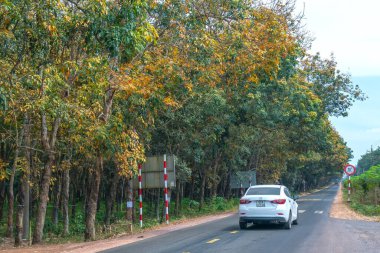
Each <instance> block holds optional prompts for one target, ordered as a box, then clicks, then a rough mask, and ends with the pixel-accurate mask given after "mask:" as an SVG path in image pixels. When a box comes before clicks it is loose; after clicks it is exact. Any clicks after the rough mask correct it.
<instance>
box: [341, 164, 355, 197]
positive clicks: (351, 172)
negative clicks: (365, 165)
mask: <svg viewBox="0 0 380 253" xmlns="http://www.w3.org/2000/svg"><path fill="white" fill-rule="evenodd" d="M343 170H344V172H345V173H346V175H347V176H348V189H347V190H348V197H347V201H348V202H350V201H351V176H352V175H354V174H355V173H356V167H355V166H354V165H352V164H347V165H346V166H344V169H343Z"/></svg>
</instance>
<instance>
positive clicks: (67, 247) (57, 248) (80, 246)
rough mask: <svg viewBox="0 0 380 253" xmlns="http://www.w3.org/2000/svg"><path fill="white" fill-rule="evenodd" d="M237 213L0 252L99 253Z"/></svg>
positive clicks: (1, 250) (0, 250)
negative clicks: (123, 233)
mask: <svg viewBox="0 0 380 253" xmlns="http://www.w3.org/2000/svg"><path fill="white" fill-rule="evenodd" d="M235 213H236V212H228V213H223V214H217V215H208V216H203V217H199V218H192V219H188V220H181V221H176V222H173V223H170V224H169V225H166V224H163V225H161V226H159V227H156V228H155V229H154V230H148V231H144V232H141V233H136V234H133V235H120V236H119V237H116V238H111V239H105V240H99V241H93V242H81V243H65V244H56V245H52V244H48V245H36V246H29V247H22V248H12V247H9V245H8V247H1V248H0V252H12V253H24V252H25V253H32V252H33V253H35V252H42V253H45V252H46V253H47V252H54V253H58V252H70V253H84V252H86V253H90V252H99V251H102V250H106V249H110V248H114V247H118V246H121V245H125V244H129V243H133V242H137V241H141V240H144V239H147V238H151V237H155V236H158V235H163V234H166V233H169V232H172V231H176V230H179V229H184V228H188V227H193V226H196V225H198V224H202V223H206V222H209V221H215V220H219V219H223V218H225V217H228V216H231V215H234V214H235Z"/></svg>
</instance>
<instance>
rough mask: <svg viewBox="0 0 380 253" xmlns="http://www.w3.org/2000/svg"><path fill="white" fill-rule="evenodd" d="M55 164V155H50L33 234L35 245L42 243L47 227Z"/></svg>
mask: <svg viewBox="0 0 380 253" xmlns="http://www.w3.org/2000/svg"><path fill="white" fill-rule="evenodd" d="M53 163H54V155H53V154H50V155H49V159H48V162H47V163H46V165H45V171H44V174H43V177H42V182H41V191H40V197H39V204H38V210H37V217H36V225H35V228H34V233H33V244H37V243H40V242H41V240H42V236H43V230H44V226H45V217H46V207H47V203H48V201H49V188H50V179H51V169H52V166H53Z"/></svg>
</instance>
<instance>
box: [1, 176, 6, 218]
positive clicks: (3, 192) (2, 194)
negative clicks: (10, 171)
mask: <svg viewBox="0 0 380 253" xmlns="http://www.w3.org/2000/svg"><path fill="white" fill-rule="evenodd" d="M4 202H5V182H0V222H1V221H2V220H3V212H4V210H3V209H4Z"/></svg>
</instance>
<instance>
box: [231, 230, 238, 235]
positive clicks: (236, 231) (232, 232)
mask: <svg viewBox="0 0 380 253" xmlns="http://www.w3.org/2000/svg"><path fill="white" fill-rule="evenodd" d="M236 233H239V231H238V230H234V231H231V232H230V234H236Z"/></svg>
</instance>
